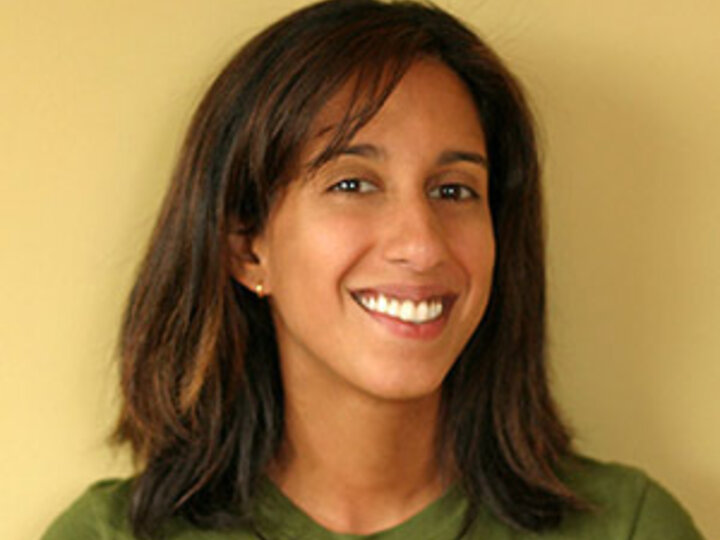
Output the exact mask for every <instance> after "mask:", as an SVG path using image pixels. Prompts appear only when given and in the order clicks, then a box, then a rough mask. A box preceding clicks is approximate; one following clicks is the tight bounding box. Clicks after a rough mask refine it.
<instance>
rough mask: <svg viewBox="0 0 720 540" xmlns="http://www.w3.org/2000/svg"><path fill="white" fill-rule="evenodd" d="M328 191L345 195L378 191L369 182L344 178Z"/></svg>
mask: <svg viewBox="0 0 720 540" xmlns="http://www.w3.org/2000/svg"><path fill="white" fill-rule="evenodd" d="M328 191H340V192H343V193H370V192H372V191H377V186H376V185H375V184H373V183H372V182H369V181H367V180H362V179H360V178H344V179H342V180H340V181H339V182H337V183H335V184H333V185H332V186H330V188H329V189H328Z"/></svg>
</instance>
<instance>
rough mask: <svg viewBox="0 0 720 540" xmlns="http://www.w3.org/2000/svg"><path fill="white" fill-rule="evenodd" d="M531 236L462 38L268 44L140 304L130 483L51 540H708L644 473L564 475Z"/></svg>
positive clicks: (478, 55) (402, 12) (405, 9)
mask: <svg viewBox="0 0 720 540" xmlns="http://www.w3.org/2000/svg"><path fill="white" fill-rule="evenodd" d="M541 224H542V219H541V196H540V186H539V168H538V163H537V154H536V149H535V141H534V133H533V127H532V119H531V117H530V114H529V112H528V110H527V107H526V105H525V102H524V99H523V95H522V92H521V90H520V88H519V86H518V84H517V82H516V81H515V79H514V78H513V76H512V75H511V74H510V73H509V72H508V71H507V69H506V68H505V67H504V65H503V64H502V62H501V61H500V60H499V59H498V58H497V57H496V55H495V54H494V53H493V52H492V51H491V50H490V49H489V48H488V47H487V46H486V45H485V44H484V43H483V42H482V41H480V40H479V38H478V37H477V36H475V35H474V34H473V33H472V32H470V31H469V30H468V29H467V28H465V27H464V26H463V25H462V24H461V23H459V22H458V21H457V20H456V19H454V18H453V17H451V16H450V15H449V14H447V13H445V12H443V11H441V10H439V9H437V8H432V7H426V6H423V5H421V4H417V3H412V2H399V3H391V4H386V3H381V2H376V1H373V0H343V1H339V0H331V1H327V2H322V3H319V4H315V5H312V6H310V7H308V8H305V9H303V10H300V11H298V12H296V13H293V14H291V15H289V16H288V17H286V18H284V19H282V20H281V21H279V22H277V23H276V24H274V25H273V26H271V27H270V28H268V29H267V30H265V31H264V32H263V33H261V34H260V35H259V36H257V37H256V38H255V39H253V40H252V41H251V42H250V43H248V44H247V45H246V46H245V47H244V48H243V49H242V50H241V51H240V52H239V53H238V55H237V56H236V57H235V58H234V59H232V61H231V62H230V63H229V65H228V66H227V67H226V68H225V70H224V71H223V72H222V73H221V74H220V75H219V77H218V78H217V80H216V81H215V83H214V84H213V85H212V87H211V88H210V90H209V91H208V93H207V95H206V97H205V99H204V100H203V102H202V103H201V105H200V107H199V109H198V111H197V113H196V115H195V117H194V120H193V123H192V125H191V126H190V129H189V132H188V136H187V139H186V142H185V146H184V148H183V151H182V154H181V156H180V159H179V164H178V167H177V170H176V173H175V175H174V177H173V180H172V184H171V186H170V189H169V192H168V194H167V197H166V199H165V202H164V206H163V209H162V211H161V214H160V217H159V220H158V223H157V226H156V228H155V232H154V234H153V238H152V241H151V244H150V247H149V250H148V253H147V256H146V258H145V261H144V263H143V265H142V267H141V269H140V272H139V275H138V278H137V282H136V284H135V287H134V288H133V291H132V294H131V297H130V300H129V304H128V308H127V311H126V315H125V320H124V325H123V329H122V342H121V351H122V363H121V366H122V388H123V396H124V403H123V409H122V412H121V416H120V419H119V424H118V429H117V438H118V440H119V441H121V442H128V443H129V444H130V446H131V448H132V450H133V452H134V454H135V456H136V458H137V460H138V463H139V469H138V472H137V475H136V476H135V477H134V478H132V479H130V480H126V481H106V482H102V483H99V484H97V485H95V486H93V487H92V488H90V490H89V491H88V492H87V493H86V494H85V495H84V496H82V497H81V498H80V499H79V500H78V501H77V502H76V503H75V504H74V505H73V506H72V507H71V508H70V509H69V510H68V511H67V512H66V513H65V514H63V515H62V516H61V517H60V518H59V519H58V520H57V521H56V523H55V524H54V525H53V526H52V527H51V529H50V530H49V531H48V533H47V534H46V536H45V538H46V540H65V539H71V538H72V539H74V540H78V539H80V540H82V539H84V538H88V539H89V538H98V537H101V538H121V539H122V538H126V539H127V538H134V537H157V538H170V539H180V538H198V539H200V538H208V539H210V538H212V539H225V538H227V539H230V538H235V539H238V538H267V539H303V538H307V539H322V538H328V539H332V538H357V537H359V536H357V535H372V538H376V539H381V540H389V539H400V538H412V539H424V538H428V539H430V538H432V539H445V538H447V539H452V538H460V537H463V538H485V539H488V538H509V537H513V538H550V539H561V538H567V539H570V538H574V539H576V538H612V539H619V538H631V537H632V538H635V539H642V538H658V537H660V536H661V537H662V538H666V539H678V540H679V539H694V538H699V534H698V533H697V532H696V530H695V529H694V526H693V524H692V521H691V520H690V519H689V518H688V516H687V515H686V514H685V512H684V511H683V510H682V509H681V508H680V506H679V505H678V504H677V503H676V502H675V501H674V500H673V499H672V497H671V496H669V495H668V494H667V493H666V492H665V491H664V490H663V489H662V488H660V487H659V486H658V485H657V484H655V483H654V482H652V481H651V480H649V479H647V477H645V476H644V475H643V474H642V473H641V472H639V471H637V470H632V469H628V468H624V467H621V466H617V465H605V464H600V463H597V462H594V461H591V460H589V459H586V458H582V457H580V456H577V455H575V454H574V453H573V451H572V449H571V445H570V439H569V436H568V434H567V432H566V430H565V428H564V426H563V424H562V422H561V421H560V419H559V417H558V414H557V412H556V410H555V406H554V404H553V401H552V399H551V397H550V394H549V391H548V385H547V380H546V373H545V357H544V321H545V292H544V291H545V283H544V264H543V235H542V226H541ZM659 531H662V532H661V533H660V532H659ZM348 535H350V536H348Z"/></svg>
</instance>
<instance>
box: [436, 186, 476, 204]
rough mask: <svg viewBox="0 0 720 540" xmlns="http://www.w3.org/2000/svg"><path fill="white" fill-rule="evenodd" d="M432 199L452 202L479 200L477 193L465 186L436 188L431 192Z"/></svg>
mask: <svg viewBox="0 0 720 540" xmlns="http://www.w3.org/2000/svg"><path fill="white" fill-rule="evenodd" d="M429 195H430V198H431V199H443V200H451V201H465V200H469V199H477V198H478V194H477V192H476V191H475V190H474V189H472V188H470V187H468V186H465V185H463V184H442V185H440V186H437V187H434V188H433V189H431V190H430V192H429Z"/></svg>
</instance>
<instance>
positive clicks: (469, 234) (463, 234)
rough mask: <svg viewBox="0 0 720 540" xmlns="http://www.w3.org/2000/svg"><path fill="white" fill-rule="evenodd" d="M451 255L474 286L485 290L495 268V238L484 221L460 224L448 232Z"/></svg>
mask: <svg viewBox="0 0 720 540" xmlns="http://www.w3.org/2000/svg"><path fill="white" fill-rule="evenodd" d="M449 238H451V245H452V250H453V253H454V254H455V257H456V259H457V260H458V261H460V264H461V266H462V268H463V270H464V272H465V273H466V277H467V279H468V280H469V281H471V283H472V284H473V285H474V286H476V287H477V286H479V287H481V288H487V287H489V285H490V280H491V279H492V273H493V269H494V267H495V236H494V233H493V228H492V224H491V223H490V222H489V221H487V220H486V219H477V220H472V221H468V222H464V223H463V222H461V223H458V224H456V226H455V227H453V228H452V230H451V231H449Z"/></svg>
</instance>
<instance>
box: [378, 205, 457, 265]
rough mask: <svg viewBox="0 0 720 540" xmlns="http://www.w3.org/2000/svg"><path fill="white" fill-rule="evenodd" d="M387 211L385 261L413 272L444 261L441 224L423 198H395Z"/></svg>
mask: <svg viewBox="0 0 720 540" xmlns="http://www.w3.org/2000/svg"><path fill="white" fill-rule="evenodd" d="M388 211H389V214H390V215H389V216H388V219H387V221H386V223H387V227H386V230H385V241H384V242H383V256H384V258H385V260H387V261H388V262H391V263H393V264H398V265H402V266H404V267H405V268H407V269H408V270H410V271H412V272H416V273H423V272H428V271H430V270H432V269H434V268H436V267H437V266H439V265H441V264H442V263H443V262H444V260H445V259H446V257H447V253H448V248H447V239H446V236H445V232H444V228H443V224H442V222H441V220H440V219H439V216H438V215H437V213H436V212H435V211H434V210H433V208H432V206H431V202H430V201H429V200H428V199H427V198H426V197H419V196H418V197H413V198H412V200H409V199H407V198H405V199H404V200H398V201H396V203H395V204H393V205H391V208H389V209H388Z"/></svg>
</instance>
